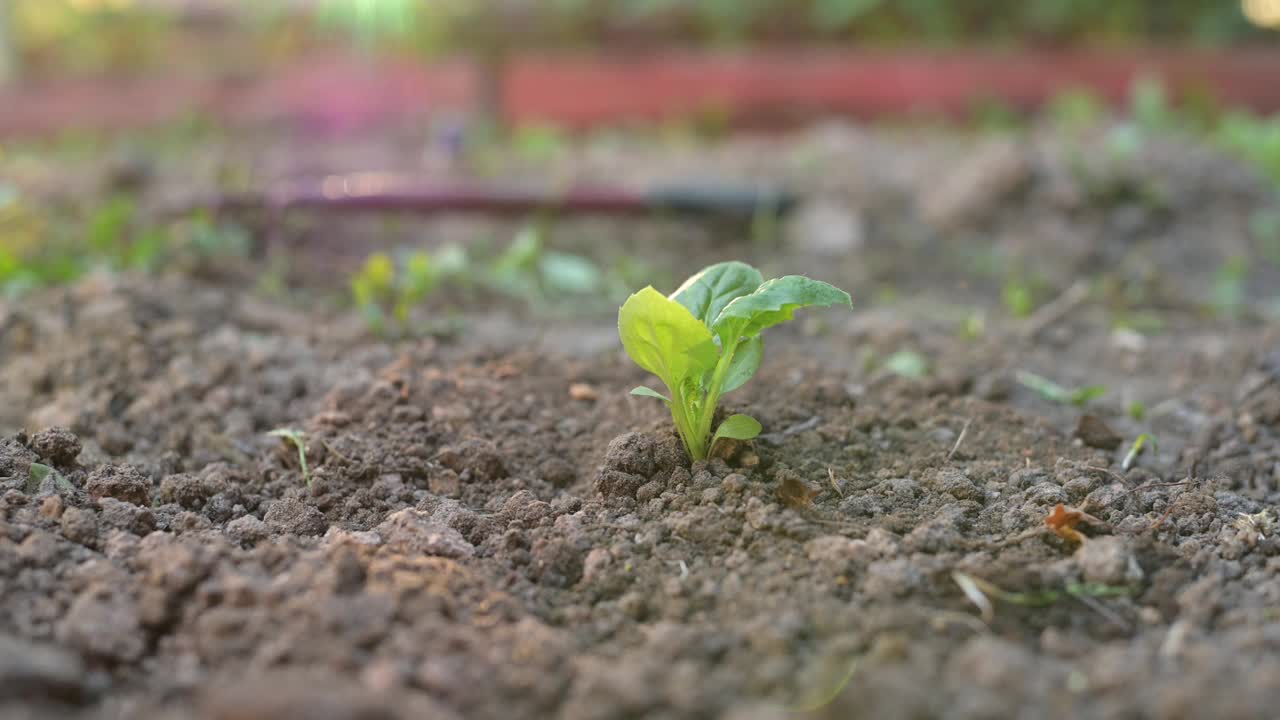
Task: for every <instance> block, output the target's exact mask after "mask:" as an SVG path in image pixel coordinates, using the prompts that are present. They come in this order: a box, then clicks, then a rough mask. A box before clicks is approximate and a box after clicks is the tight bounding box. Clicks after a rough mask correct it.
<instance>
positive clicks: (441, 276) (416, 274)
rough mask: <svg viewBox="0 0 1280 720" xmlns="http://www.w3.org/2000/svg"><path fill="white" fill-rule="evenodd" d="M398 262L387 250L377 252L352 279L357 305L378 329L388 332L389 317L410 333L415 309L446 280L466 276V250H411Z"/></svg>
mask: <svg viewBox="0 0 1280 720" xmlns="http://www.w3.org/2000/svg"><path fill="white" fill-rule="evenodd" d="M401 260H402V262H401V263H400V264H399V265H397V263H396V262H395V261H394V260H392V259H391V257H390V256H389V255H387V254H386V253H374V254H372V255H370V256H369V257H368V259H367V260H365V263H364V266H363V267H361V268H360V271H359V272H357V273H356V274H355V275H354V276H353V277H352V278H351V295H352V297H353V298H354V300H355V304H356V307H357V308H358V309H359V310H360V313H361V315H363V316H364V319H365V321H366V322H367V323H368V324H369V327H371V328H372V329H373V330H374V332H376V333H378V334H380V335H381V334H384V333H386V332H387V330H388V327H387V323H388V320H390V321H393V322H394V323H395V326H396V327H397V328H398V330H399V331H400V332H401V333H407V332H408V331H409V330H410V329H411V328H410V327H409V324H410V323H409V321H410V315H411V314H412V312H413V308H414V307H416V306H417V305H419V304H421V303H422V302H423V301H424V300H426V299H427V298H428V297H430V296H431V294H432V293H433V292H435V291H436V289H437V288H439V287H440V285H441V283H442V282H444V281H445V280H446V279H449V278H454V277H458V276H464V275H465V274H466V272H467V264H468V261H467V256H466V253H465V252H464V251H463V250H462V249H461V248H458V247H456V246H450V247H445V248H442V249H441V250H439V251H438V252H437V253H434V254H432V253H428V252H425V251H422V250H419V251H417V252H413V253H410V254H409V255H407V256H405V257H403V258H402V259H401Z"/></svg>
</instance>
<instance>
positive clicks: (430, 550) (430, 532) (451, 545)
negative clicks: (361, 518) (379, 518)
mask: <svg viewBox="0 0 1280 720" xmlns="http://www.w3.org/2000/svg"><path fill="white" fill-rule="evenodd" d="M376 530H377V533H378V534H379V535H381V536H382V539H383V542H385V543H386V545H387V546H388V547H390V548H392V549H395V550H398V551H400V552H404V553H419V554H423V555H438V556H440V557H447V558H462V557H469V556H471V555H474V554H475V552H476V548H475V546H474V545H472V544H471V543H469V542H467V540H466V538H464V537H462V533H460V532H458V531H457V530H454V529H453V528H451V527H449V526H448V525H444V524H442V523H438V522H435V521H434V520H432V519H431V515H429V514H427V513H425V512H422V511H421V510H414V509H413V508H405V509H404V510H400V511H398V512H396V513H393V514H392V515H391V516H389V517H388V518H387V519H386V520H385V521H383V523H382V524H381V525H379V526H378V527H377V528H376Z"/></svg>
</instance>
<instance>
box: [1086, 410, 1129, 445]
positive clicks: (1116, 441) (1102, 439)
mask: <svg viewBox="0 0 1280 720" xmlns="http://www.w3.org/2000/svg"><path fill="white" fill-rule="evenodd" d="M1076 437H1078V438H1080V439H1081V440H1082V441H1084V444H1085V445H1088V446H1089V447H1093V448H1098V449H1099V450H1115V449H1116V448H1118V447H1120V443H1122V442H1124V438H1122V437H1120V436H1119V435H1117V434H1115V431H1113V430H1112V429H1111V428H1110V427H1109V426H1108V425H1107V424H1106V423H1105V422H1103V421H1102V418H1100V417H1098V416H1097V415H1081V416H1080V421H1079V422H1078V423H1077V424H1076Z"/></svg>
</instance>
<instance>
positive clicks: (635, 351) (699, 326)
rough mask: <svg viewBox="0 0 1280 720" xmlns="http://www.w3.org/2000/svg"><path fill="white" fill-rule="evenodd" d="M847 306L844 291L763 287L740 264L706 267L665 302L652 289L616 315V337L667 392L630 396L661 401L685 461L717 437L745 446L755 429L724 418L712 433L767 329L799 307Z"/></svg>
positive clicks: (791, 282) (758, 354)
mask: <svg viewBox="0 0 1280 720" xmlns="http://www.w3.org/2000/svg"><path fill="white" fill-rule="evenodd" d="M830 305H849V306H852V301H851V300H850V298H849V293H846V292H844V291H843V290H840V289H839V288H836V287H833V286H831V285H828V284H827V283H824V282H820V281H817V280H811V279H809V278H807V277H801V276H799V275H788V276H786V277H781V278H777V279H775V280H769V281H768V282H765V280H764V277H763V276H762V275H761V274H760V271H758V270H756V269H755V268H753V267H751V266H750V265H747V264H746V263H741V262H736V261H735V262H724V263H719V264H716V265H712V266H710V267H708V268H706V269H704V270H702V272H699V273H698V274H696V275H694V276H693V277H691V278H689V279H688V280H686V281H685V283H684V284H683V285H681V286H680V288H679V289H678V290H676V291H675V292H674V293H672V294H671V296H670V297H664V296H663V295H662V293H659V292H658V291H657V290H654V289H653V287H652V286H650V287H646V288H645V289H643V290H641V291H640V292H638V293H635V294H634V295H632V296H631V297H630V298H628V299H627V301H626V302H625V303H624V304H623V305H622V309H621V310H619V311H618V335H619V336H620V337H621V338H622V347H623V348H624V349H625V350H626V351H627V355H629V356H630V357H631V359H632V360H633V361H634V362H635V363H636V364H637V365H639V366H640V367H642V368H644V369H645V370H648V371H649V372H651V373H653V374H654V375H657V376H658V379H659V380H661V381H662V383H663V384H664V385H666V387H667V393H668V395H663V394H661V393H659V392H657V391H656V390H651V389H650V388H647V387H638V388H636V389H634V390H632V391H631V394H633V395H642V396H645V397H653V398H657V399H659V400H661V401H662V402H663V403H665V404H666V405H667V407H668V408H670V410H671V418H672V420H674V421H675V425H676V431H677V432H678V433H679V434H680V439H681V440H682V441H683V442H684V446H685V449H686V450H687V451H688V452H689V457H690V458H692V459H694V460H702V459H704V458H706V457H707V453H708V452H709V451H710V450H711V448H712V446H713V445H714V444H715V443H716V441H717V440H719V439H720V438H730V439H734V440H750V439H751V438H753V437H755V436H756V435H758V434H759V433H760V423H759V422H757V421H756V420H755V419H754V418H752V417H749V416H747V415H731V416H730V417H728V418H726V419H725V420H724V422H722V423H721V424H720V426H719V427H718V428H717V429H716V431H715V435H714V436H713V435H712V433H711V430H712V428H711V424H712V422H713V421H714V417H715V414H716V407H717V406H718V405H719V404H720V398H721V397H722V396H723V395H724V394H725V393H728V392H732V391H734V390H736V389H738V388H740V387H742V385H743V384H744V383H746V382H747V380H749V379H751V376H752V375H755V373H756V370H758V369H759V368H760V360H761V358H762V357H763V356H764V340H763V339H762V338H761V337H760V333H761V332H763V331H764V330H765V329H766V328H769V327H772V326H774V325H777V324H779V323H784V322H786V321H788V320H790V319H791V318H792V316H793V315H794V314H795V311H796V310H797V309H798V308H802V307H808V306H821V307H826V306H830Z"/></svg>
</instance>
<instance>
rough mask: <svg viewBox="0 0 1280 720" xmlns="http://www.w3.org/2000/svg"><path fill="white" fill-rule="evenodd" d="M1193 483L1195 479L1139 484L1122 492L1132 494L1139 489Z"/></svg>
mask: <svg viewBox="0 0 1280 720" xmlns="http://www.w3.org/2000/svg"><path fill="white" fill-rule="evenodd" d="M1195 484H1196V481H1195V480H1183V481H1182V482H1167V483H1151V484H1149V485H1139V486H1138V487H1136V488H1133V489H1131V490H1126V491H1125V493H1124V494H1125V495H1132V494H1133V493H1136V492H1138V491H1139V490H1152V489H1154V488H1169V487H1181V486H1183V485H1195Z"/></svg>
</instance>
